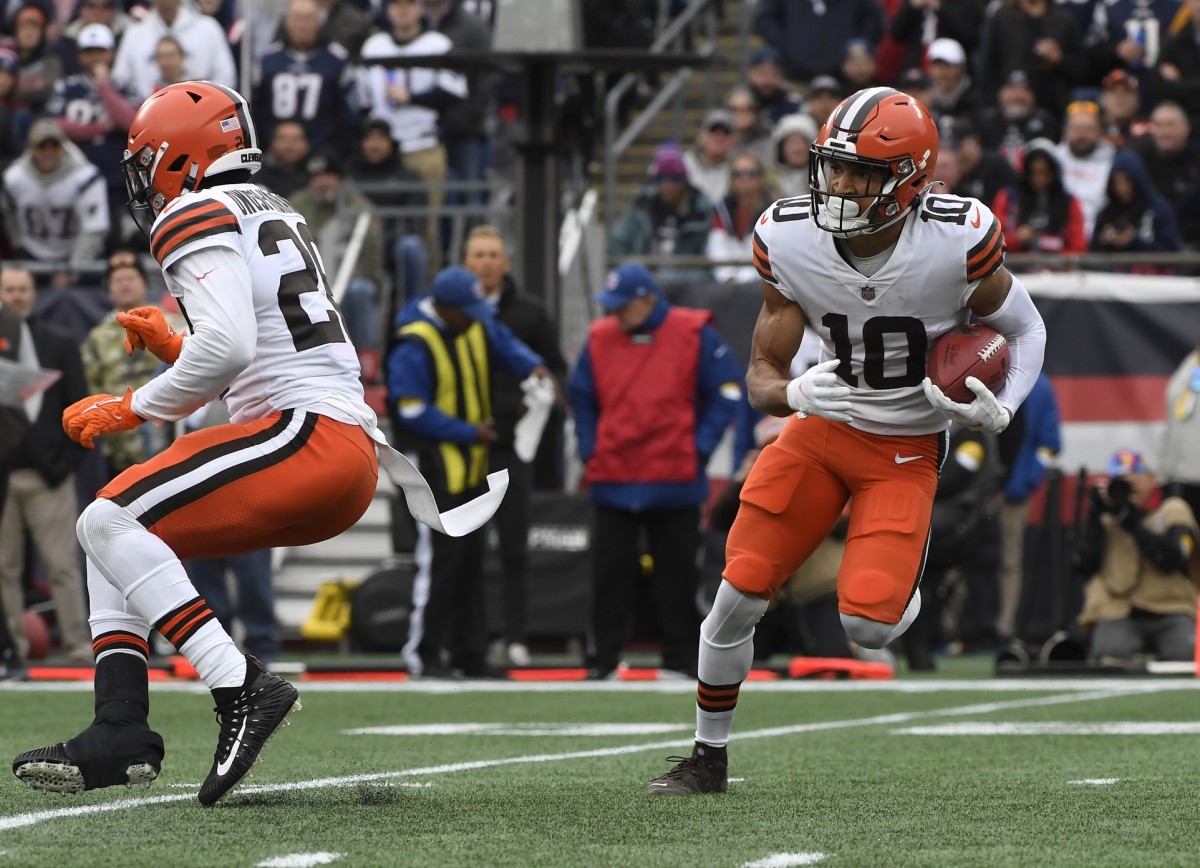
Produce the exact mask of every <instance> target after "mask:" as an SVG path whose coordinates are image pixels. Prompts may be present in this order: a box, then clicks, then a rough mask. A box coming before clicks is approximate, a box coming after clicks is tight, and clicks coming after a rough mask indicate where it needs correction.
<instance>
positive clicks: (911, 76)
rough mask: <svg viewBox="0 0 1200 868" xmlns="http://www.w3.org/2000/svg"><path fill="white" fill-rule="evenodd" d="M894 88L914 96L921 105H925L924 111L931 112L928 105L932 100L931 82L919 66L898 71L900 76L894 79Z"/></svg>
mask: <svg viewBox="0 0 1200 868" xmlns="http://www.w3.org/2000/svg"><path fill="white" fill-rule="evenodd" d="M896 89H897V90H902V91H904V92H905V93H906V94H908V95H909V96H911V97H915V98H916V100H917V101H918V102H919V103H921V105H923V106H925V110H926V111H930V112H931V109H930V108H929V106H930V104H931V103H932V102H933V82H932V81H930V79H929V76H927V75H926V74H925V73H923V72H921V70H920V69H919V68H917V67H913V68H912V69H906V70H904V72H902V73H900V78H899V79H898V80H897V81H896Z"/></svg>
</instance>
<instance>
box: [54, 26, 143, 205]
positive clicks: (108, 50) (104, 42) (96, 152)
mask: <svg viewBox="0 0 1200 868" xmlns="http://www.w3.org/2000/svg"><path fill="white" fill-rule="evenodd" d="M76 42H77V44H78V45H79V66H80V68H81V69H82V70H83V71H82V72H79V73H76V74H75V75H69V76H67V77H66V78H64V79H62V80H60V81H59V82H58V84H56V85H55V86H54V93H53V95H52V96H51V97H50V102H49V104H48V105H47V106H46V113H47V114H48V115H50V116H51V117H53V118H55V119H56V120H57V121H58V124H59V126H60V127H62V129H63V132H65V133H66V134H67V138H69V139H70V140H71V141H72V142H74V143H75V144H77V145H78V146H79V149H80V150H81V151H82V152H83V155H84V156H85V157H87V159H88V161H89V162H90V163H91V164H92V165H93V166H95V167H96V168H98V169H99V170H100V171H101V173H102V174H103V175H104V181H105V185H106V186H107V188H108V205H109V208H110V209H112V210H113V211H115V212H117V213H110V218H109V221H110V224H111V225H113V226H115V225H117V224H118V223H119V221H120V219H121V214H122V213H123V212H124V210H125V209H124V202H125V198H126V196H125V174H124V172H122V171H121V157H122V156H123V155H124V153H125V144H126V140H127V137H128V133H129V124H130V123H132V121H133V116H134V114H135V113H136V111H137V104H138V100H137V98H136V97H135V96H134V95H133V94H131V93H129V92H128V91H126V90H124V89H123V88H121V87H119V86H117V85H116V84H114V83H113V81H112V77H111V70H112V62H113V49H114V48H115V47H116V44H117V43H116V40H115V39H114V38H113V34H112V31H111V30H109V29H108V28H107V27H106V26H105V25H103V24H90V25H88V26H87V27H85V28H83V30H81V31H79V36H78V38H77V40H76Z"/></svg>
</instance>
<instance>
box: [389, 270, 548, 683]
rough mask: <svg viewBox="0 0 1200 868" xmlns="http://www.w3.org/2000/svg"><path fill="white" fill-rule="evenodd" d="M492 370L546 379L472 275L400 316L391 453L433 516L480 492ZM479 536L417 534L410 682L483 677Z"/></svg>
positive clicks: (392, 365)
mask: <svg viewBox="0 0 1200 868" xmlns="http://www.w3.org/2000/svg"><path fill="white" fill-rule="evenodd" d="M493 366H496V367H499V368H503V369H504V370H507V371H508V372H509V373H511V374H512V375H513V376H515V377H517V378H518V379H521V380H523V379H525V378H526V377H528V376H530V375H531V374H536V375H538V376H541V377H550V376H551V374H550V371H549V370H547V368H546V367H545V364H544V362H543V360H542V358H541V357H540V356H538V355H537V354H536V353H534V352H533V351H532V350H531V349H529V347H527V346H525V344H523V343H521V342H520V341H519V340H517V338H515V337H514V336H513V334H512V332H510V331H509V330H508V329H507V328H506V327H505V326H503V325H501V324H499V323H497V322H495V320H494V314H493V308H492V305H491V304H489V303H488V301H487V300H486V299H485V298H484V290H483V285H482V283H481V281H480V280H479V279H478V278H477V277H476V276H475V274H474V273H472V272H471V271H470V270H468V269H466V268H464V267H462V266H452V267H450V268H447V269H444V270H443V271H442V272H441V273H440V274H438V276H437V277H436V278H435V279H434V281H433V290H432V292H431V294H430V295H427V296H422V297H421V298H418V299H416V300H414V301H412V302H410V303H409V304H408V305H407V306H406V307H405V308H404V310H403V311H401V313H400V316H399V317H398V318H397V320H396V329H395V332H394V335H393V343H392V348H391V349H390V350H389V352H388V358H387V367H386V370H387V388H388V411H389V413H390V414H391V420H392V430H393V432H395V437H396V439H397V443H398V446H399V447H400V448H402V449H404V450H405V451H406V452H408V453H410V454H414V455H415V456H416V459H417V461H418V462H419V464H420V468H421V474H422V475H423V476H424V477H425V479H426V480H427V481H428V482H429V486H430V488H431V489H432V490H433V492H434V496H435V498H436V499H437V503H438V506H439V507H440V508H441V509H449V508H452V507H454V506H456V505H459V504H463V503H466V502H467V501H468V500H470V499H471V498H473V497H475V496H476V495H478V494H481V493H483V491H485V490H486V488H487V483H486V481H485V476H486V474H487V470H488V452H489V447H490V445H491V444H493V443H495V442H496V439H497V433H496V427H495V422H494V420H493V411H492V408H491V393H490V392H489V390H488V389H487V388H486V384H487V383H488V381H489V379H490V370H491V368H492V367H493ZM460 395H461V396H462V398H461V399H460V397H459V396H460ZM485 532H486V531H485V529H483V528H480V529H479V530H477V531H474V532H473V533H470V534H467V535H466V536H463V537H457V538H452V537H448V536H445V535H444V534H432V533H431V532H430V530H429V528H427V527H426V526H425V525H423V524H418V525H417V534H418V542H417V551H418V552H423V553H425V554H422V555H419V556H418V562H417V570H418V572H417V576H416V579H415V583H414V602H415V603H416V605H415V606H414V610H413V613H412V615H411V617H410V619H409V635H408V642H407V643H406V644H405V646H404V652H403V653H404V659H405V663H406V665H407V667H408V671H409V672H410V673H411V674H413V675H426V676H435V675H447V674H450V673H451V672H452V671H453V670H458V671H460V672H462V673H463V674H465V675H468V676H475V677H478V676H481V675H484V674H485V673H486V671H487V670H486V665H485V656H486V650H487V626H486V621H485V618H484V612H483V599H482V595H483V589H482V582H483V553H484V533H485ZM430 547H431V548H430ZM430 551H432V557H430V556H429V554H428V553H429V552H430Z"/></svg>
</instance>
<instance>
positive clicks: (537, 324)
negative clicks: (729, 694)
mask: <svg viewBox="0 0 1200 868" xmlns="http://www.w3.org/2000/svg"><path fill="white" fill-rule="evenodd" d="M504 247H505V245H504V236H503V235H502V234H501V233H500V230H499V229H497V228H496V227H494V226H487V225H483V226H476V227H475V228H474V229H472V230H471V232H470V234H469V235H468V236H467V242H466V247H465V251H466V252H465V254H464V256H463V265H465V266H466V267H467V268H469V269H470V270H471V272H472V273H473V274H474V275H475V276H476V277H478V278H479V282H480V283H481V284H483V291H484V297H485V298H486V299H487V300H488V303H489V304H491V305H492V306H493V307H495V309H496V319H497V321H499V322H500V323H501V324H503V325H505V326H507V327H508V329H509V331H511V332H512V333H513V335H514V336H515V337H516V338H517V340H519V341H520V342H521V343H523V344H524V345H525V346H527V347H529V349H531V350H533V352H534V353H536V354H537V355H539V356H541V358H542V359H543V360H544V361H545V364H546V368H547V369H548V370H549V371H550V372H551V373H552V374H554V377H555V380H556V381H558V382H559V383H562V382H564V381H565V380H566V378H567V362H566V360H565V359H564V358H563V354H562V349H560V347H559V343H558V332H557V329H556V327H555V325H554V323H553V322H552V321H551V319H550V317H549V316H548V315H547V314H546V310H545V308H543V307H542V305H541V304H540V303H539V302H537V301H535V300H534V299H532V298H530V297H529V296H526V295H523V294H522V293H521V292H520V291H519V290H518V289H517V285H516V283H515V282H514V281H513V279H512V275H511V274H510V273H509V269H508V255H507V254H506V253H505V250H504ZM524 398H525V392H524V389H523V388H522V386H521V380H520V378H519V377H517V376H516V375H514V374H512V373H509V372H507V371H504V370H495V371H492V427H493V428H494V430H495V432H496V440H495V442H493V443H492V444H491V450H490V453H489V455H488V467H489V469H490V470H501V469H507V470H508V493H507V494H505V495H504V502H503V503H501V504H500V509H499V510H497V511H496V518H495V527H496V531H497V533H498V536H499V539H500V572H501V582H502V585H503V594H502V596H503V600H504V619H503V624H504V635H503V638H502V644H503V646H504V649H505V654H506V656H507V658H508V662H509V663H512V664H513V665H514V666H527V665H529V628H528V615H529V613H528V604H529V603H528V597H529V588H528V575H527V572H528V568H529V548H528V542H529V522H530V514H529V510H530V500H531V498H532V495H533V464H532V463H527V462H525V461H522V460H521V458H520V457H519V456H518V455H517V451H516V446H515V442H516V426H517V422H518V421H519V420H520V418H521V417H522V416H523V415H524V414H525V404H524ZM554 421H555V420H554V419H553V418H552V419H551V420H550V421H549V422H548V423H547V429H546V430H547V431H550V430H552V429H551V427H550V426H552V425H553V424H554ZM558 421H559V422H560V424H561V419H559V420H558Z"/></svg>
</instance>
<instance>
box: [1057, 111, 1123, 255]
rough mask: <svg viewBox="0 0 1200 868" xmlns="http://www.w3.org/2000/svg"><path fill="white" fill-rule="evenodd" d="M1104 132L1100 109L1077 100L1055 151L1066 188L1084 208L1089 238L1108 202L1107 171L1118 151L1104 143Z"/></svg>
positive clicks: (1085, 224) (1086, 231) (1084, 219)
mask: <svg viewBox="0 0 1200 868" xmlns="http://www.w3.org/2000/svg"><path fill="white" fill-rule="evenodd" d="M1101 132H1102V130H1101V127H1100V106H1098V105H1096V103H1094V102H1091V101H1089V100H1077V101H1075V102H1073V103H1071V104H1070V105H1069V106H1067V121H1066V128H1065V129H1064V130H1063V140H1062V141H1061V142H1059V144H1058V147H1056V148H1055V150H1054V155H1055V156H1056V157H1058V163H1059V165H1060V166H1062V170H1063V186H1065V187H1066V188H1067V192H1068V193H1070V194H1071V195H1072V196H1074V197H1075V198H1076V199H1078V200H1079V205H1080V207H1081V208H1083V231H1084V232H1085V233H1086V234H1087V236H1088V237H1089V238H1091V237H1092V230H1093V229H1094V228H1095V225H1096V215H1097V214H1099V213H1100V209H1101V208H1103V207H1104V204H1105V202H1106V201H1107V197H1106V193H1105V188H1106V186H1107V184H1108V172H1109V170H1110V169H1111V168H1112V163H1113V157H1114V156H1115V155H1116V148H1114V147H1113V146H1112V143H1111V142H1107V141H1105V140H1104V137H1103V136H1102V135H1101Z"/></svg>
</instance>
